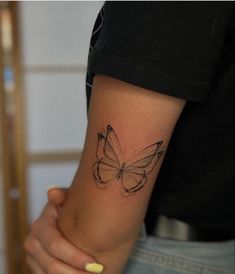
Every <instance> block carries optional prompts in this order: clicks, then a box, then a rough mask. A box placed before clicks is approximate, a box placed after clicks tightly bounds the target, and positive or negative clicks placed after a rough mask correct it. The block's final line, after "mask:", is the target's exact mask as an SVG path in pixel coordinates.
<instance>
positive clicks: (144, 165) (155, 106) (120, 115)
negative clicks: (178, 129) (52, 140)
mask: <svg viewBox="0 0 235 274" xmlns="http://www.w3.org/2000/svg"><path fill="white" fill-rule="evenodd" d="M184 105H185V100H183V99H179V98H175V97H171V96H167V95H163V94H160V93H157V92H154V91H150V90H146V89H143V88H140V87H137V86H134V85H131V84H128V83H126V82H123V81H120V80H117V79H114V78H110V77H107V76H103V75H96V76H95V78H94V84H93V92H92V98H91V103H90V109H89V115H88V128H87V135H86V141H85V146H84V151H83V155H82V159H81V162H80V166H79V169H78V171H77V174H76V176H75V178H74V181H73V184H72V186H71V188H70V190H69V193H68V198H67V200H66V202H65V205H64V208H63V211H62V214H61V216H60V218H59V227H60V229H61V231H62V232H63V234H64V235H65V236H66V237H67V238H68V239H69V240H70V241H72V242H73V243H74V244H75V245H77V246H78V247H79V248H81V249H83V250H84V251H86V252H88V253H90V254H92V255H94V256H95V257H96V258H97V259H98V261H99V262H101V263H103V264H104V266H105V270H104V273H105V274H120V273H121V271H122V269H123V267H124V265H125V263H126V261H127V259H128V256H129V254H130V252H131V249H132V246H133V244H134V242H135V240H136V237H137V235H138V232H139V228H140V225H141V223H142V222H143V220H144V216H145V213H146V209H147V206H148V202H149V198H150V195H151V192H152V189H153V187H154V183H155V181H156V178H157V175H158V172H159V169H160V166H161V163H162V160H163V157H164V154H165V152H166V148H167V144H168V142H169V140H170V137H171V134H172V131H173V129H174V127H175V124H176V122H177V120H178V118H179V116H180V114H181V111H182V109H183V107H184Z"/></svg>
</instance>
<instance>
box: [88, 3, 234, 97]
mask: <svg viewBox="0 0 235 274" xmlns="http://www.w3.org/2000/svg"><path fill="white" fill-rule="evenodd" d="M233 11H234V3H233V2H222V1H221V2H204V1H203V2H199V1H198V2H155V1H153V2H152V1H140V2H128V1H120V2H106V9H105V13H104V14H103V18H102V26H100V27H101V30H100V34H99V37H98V39H97V42H96V44H95V47H94V50H93V51H92V54H91V55H90V58H89V64H88V71H89V73H91V74H104V75H107V76H111V77H114V78H117V79H120V80H123V81H126V82H128V83H130V84H134V85H137V86H140V87H143V88H146V89H151V90H153V91H157V92H161V93H164V94H168V95H172V96H176V97H180V98H184V99H187V100H191V101H195V102H204V101H205V100H206V97H207V94H208V91H209V90H210V87H211V85H212V81H213V77H214V75H215V72H216V69H217V66H218V64H219V60H220V54H221V51H222V48H223V43H224V39H225V35H226V31H227V26H228V23H229V20H230V17H231V16H232V13H233Z"/></svg>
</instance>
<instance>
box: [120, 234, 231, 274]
mask: <svg viewBox="0 0 235 274" xmlns="http://www.w3.org/2000/svg"><path fill="white" fill-rule="evenodd" d="M234 244H235V241H234V240H230V241H225V242H194V241H193V242H192V241H176V240H169V239H163V238H157V237H154V236H147V235H146V233H145V232H143V231H142V234H141V235H140V237H139V239H138V240H137V242H136V245H135V247H134V250H133V252H132V255H131V257H130V259H129V261H128V263H127V265H126V268H125V269H124V271H123V272H122V273H123V274H201V273H202V274H234Z"/></svg>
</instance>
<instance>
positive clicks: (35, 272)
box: [26, 255, 45, 274]
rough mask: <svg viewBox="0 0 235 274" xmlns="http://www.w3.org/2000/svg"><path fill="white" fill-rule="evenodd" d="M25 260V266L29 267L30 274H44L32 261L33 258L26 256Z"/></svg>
mask: <svg viewBox="0 0 235 274" xmlns="http://www.w3.org/2000/svg"><path fill="white" fill-rule="evenodd" d="M26 260H27V264H28V266H29V268H30V270H31V273H32V274H45V272H43V271H42V269H41V267H40V266H39V264H38V263H37V262H36V261H35V260H34V259H33V257H31V256H30V255H28V256H27V257H26Z"/></svg>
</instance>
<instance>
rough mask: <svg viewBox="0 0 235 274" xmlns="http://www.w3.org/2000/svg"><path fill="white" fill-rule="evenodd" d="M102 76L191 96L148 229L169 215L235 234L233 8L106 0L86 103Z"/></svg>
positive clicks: (156, 192)
mask: <svg viewBox="0 0 235 274" xmlns="http://www.w3.org/2000/svg"><path fill="white" fill-rule="evenodd" d="M96 73H97V74H98V73H99V74H104V75H107V76H111V77H114V78H117V79H120V80H123V81H126V82H128V83H131V84H134V85H136V86H140V87H143V88H146V89H151V90H153V91H156V92H160V93H164V94H168V95H171V96H175V97H180V98H185V99H187V104H186V106H185V108H184V110H183V113H182V115H181V117H180V119H179V121H178V123H177V125H176V128H175V130H174V133H173V136H172V138H171V141H170V144H169V147H168V150H167V152H166V155H165V159H164V162H163V165H162V168H161V171H160V174H159V176H158V179H157V183H156V184H155V187H154V190H153V193H152V197H151V200H150V204H149V207H148V212H147V216H146V225H147V230H148V232H149V233H150V232H151V226H152V225H153V223H154V221H155V218H156V216H157V214H164V215H166V216H168V217H173V218H177V219H179V220H182V221H184V222H187V223H190V224H194V225H197V226H199V227H206V228H215V229H220V230H224V231H232V232H234V233H235V218H234V217H235V216H234V209H235V202H234V201H235V197H234V193H235V174H234V173H235V172H234V162H235V159H234V152H235V138H234V135H235V134H234V133H235V128H234V126H235V123H234V122H235V121H234V117H235V113H234V105H235V104H234V103H235V3H234V2H223V1H221V2H204V1H203V2H149V1H142V2H126V1H123V2H105V4H104V6H103V7H102V9H101V11H100V13H99V15H98V17H97V20H96V23H95V26H94V29H93V35H92V37H91V45H90V53H89V59H88V73H87V97H88V105H89V99H90V95H91V87H92V79H93V76H94V74H96ZM153 119H154V117H153Z"/></svg>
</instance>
